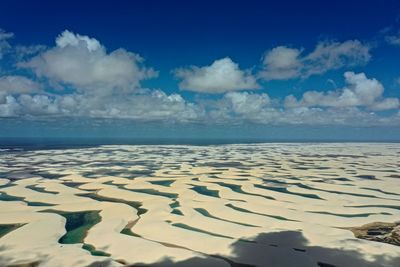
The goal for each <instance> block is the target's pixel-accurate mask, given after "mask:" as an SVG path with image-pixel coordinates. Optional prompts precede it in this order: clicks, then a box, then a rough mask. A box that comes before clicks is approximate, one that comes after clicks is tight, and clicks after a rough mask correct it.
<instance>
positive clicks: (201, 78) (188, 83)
mask: <svg viewBox="0 0 400 267" xmlns="http://www.w3.org/2000/svg"><path fill="white" fill-rule="evenodd" d="M174 73H175V76H176V77H178V78H180V79H182V81H181V82H180V83H179V88H180V89H181V90H188V91H194V92H199V93H211V94H218V93H224V92H229V91H238V90H248V89H258V88H260V86H259V85H258V84H257V82H256V79H255V77H253V76H252V75H251V73H250V72H249V71H244V70H241V69H240V68H239V65H238V64H237V63H235V62H233V61H232V60H231V59H230V58H228V57H226V58H222V59H218V60H215V61H214V62H213V63H212V64H211V65H209V66H204V67H197V66H192V67H190V68H180V69H177V70H175V71H174Z"/></svg>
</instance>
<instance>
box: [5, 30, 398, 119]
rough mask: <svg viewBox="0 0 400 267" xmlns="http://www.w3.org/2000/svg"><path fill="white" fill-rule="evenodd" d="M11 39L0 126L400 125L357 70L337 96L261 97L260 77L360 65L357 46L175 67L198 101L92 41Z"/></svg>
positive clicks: (373, 82)
mask: <svg viewBox="0 0 400 267" xmlns="http://www.w3.org/2000/svg"><path fill="white" fill-rule="evenodd" d="M12 37H13V34H12V33H6V32H5V31H0V49H1V50H0V53H3V54H2V55H9V54H13V56H12V58H13V59H15V60H17V62H15V64H14V65H16V66H17V69H16V70H15V73H13V71H9V73H7V75H3V76H0V118H3V119H4V118H14V119H20V118H28V119H38V118H40V119H41V120H42V119H47V118H59V117H63V118H100V119H126V120H131V121H162V122H178V123H202V124H210V125H216V124H230V125H234V124H241V123H246V122H251V123H257V124H265V125H350V126H400V112H399V106H400V104H399V99H398V98H395V97H385V90H384V86H383V84H382V83H380V82H379V81H378V80H377V79H375V78H372V77H367V75H366V74H365V73H362V72H361V73H355V72H351V71H347V72H344V82H345V85H344V86H343V87H342V88H338V89H336V90H326V89H325V88H319V90H308V91H304V92H303V93H302V95H300V96H299V95H297V97H296V96H294V95H288V96H284V97H271V96H270V95H268V94H267V93H266V92H265V90H263V91H261V89H262V88H261V85H260V81H259V80H258V78H261V79H264V80H286V79H292V78H302V79H305V78H306V77H309V76H311V75H316V74H323V73H325V72H327V71H329V70H335V69H340V68H346V67H351V66H356V65H362V64H365V63H367V62H368V61H369V60H370V58H371V55H370V50H369V47H368V46H366V45H364V44H362V43H361V42H359V41H357V40H353V41H345V42H332V41H329V42H321V43H319V44H318V45H317V46H316V48H315V49H314V50H313V51H312V52H310V53H308V54H306V53H304V51H303V49H297V48H291V47H288V46H279V47H275V48H273V49H271V50H270V51H268V52H267V53H266V54H265V56H264V58H263V64H262V70H261V72H260V73H258V74H257V75H255V74H253V73H252V72H251V71H250V70H245V69H241V68H240V67H239V64H237V63H235V62H234V61H232V59H230V58H228V57H226V58H222V59H218V60H215V61H214V62H212V63H211V64H210V65H208V66H191V67H185V68H178V69H175V70H174V71H173V74H174V75H175V77H176V78H178V79H179V80H180V82H179V88H180V89H181V90H188V91H192V92H195V93H196V94H198V95H200V94H203V98H202V97H199V98H196V97H194V98H187V99H185V98H184V97H183V95H184V94H181V93H179V92H174V93H169V94H168V93H166V92H164V91H163V90H161V89H151V88H144V87H143V86H142V82H143V81H144V80H146V79H151V78H155V77H157V71H155V70H154V69H153V68H152V67H149V66H145V64H144V59H143V58H142V57H141V56H140V55H138V54H137V53H134V52H130V51H127V50H125V49H123V48H120V49H117V50H114V51H111V52H109V51H107V49H106V47H105V46H104V45H103V44H102V43H101V42H100V41H99V40H97V39H95V38H93V37H90V36H86V35H81V34H77V33H73V32H70V31H64V32H62V33H61V34H60V35H59V36H58V37H57V38H56V40H55V45H54V46H52V47H47V46H43V45H31V46H12V45H11V44H10V39H11V38H12ZM331 82H332V81H331ZM255 89H258V90H255ZM210 94H216V95H213V96H210ZM218 94H219V95H218ZM189 99H190V100H189Z"/></svg>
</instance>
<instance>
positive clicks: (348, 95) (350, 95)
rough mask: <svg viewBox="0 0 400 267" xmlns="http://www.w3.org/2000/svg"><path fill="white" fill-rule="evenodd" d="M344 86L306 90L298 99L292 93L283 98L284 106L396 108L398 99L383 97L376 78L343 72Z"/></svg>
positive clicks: (381, 88)
mask: <svg viewBox="0 0 400 267" xmlns="http://www.w3.org/2000/svg"><path fill="white" fill-rule="evenodd" d="M344 77H345V82H346V86H345V87H343V88H341V89H338V90H335V91H327V92H318V91H307V92H305V93H304V94H303V96H302V98H301V99H300V100H297V99H296V98H295V97H294V96H293V95H289V96H287V97H286V98H285V106H286V107H337V108H344V107H360V106H363V107H367V108H369V109H372V110H386V109H396V108H398V107H399V99H397V98H383V92H384V88H383V85H382V84H381V83H380V82H379V81H377V80H376V79H368V78H367V76H366V75H365V74H364V73H359V74H355V73H354V72H346V73H345V74H344Z"/></svg>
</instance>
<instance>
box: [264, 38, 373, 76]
mask: <svg viewBox="0 0 400 267" xmlns="http://www.w3.org/2000/svg"><path fill="white" fill-rule="evenodd" d="M369 50H370V48H369V47H368V46H367V45H364V44H362V43H361V42H360V41H358V40H348V41H345V42H342V43H340V42H334V41H323V42H320V43H318V44H317V46H316V47H315V49H314V51H312V52H311V53H309V54H306V55H303V50H302V49H297V48H290V47H287V46H278V47H275V48H273V49H272V50H270V51H268V52H267V53H266V54H265V56H264V59H263V70H262V71H261V72H260V73H259V76H260V77H261V78H263V79H265V80H286V79H292V78H307V77H309V76H311V75H317V74H323V73H325V72H327V71H329V70H335V69H340V68H343V67H353V66H358V65H363V64H365V63H367V62H368V61H369V60H370V59H371V55H370V52H369Z"/></svg>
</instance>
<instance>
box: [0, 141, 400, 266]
mask: <svg viewBox="0 0 400 267" xmlns="http://www.w3.org/2000/svg"><path fill="white" fill-rule="evenodd" d="M399 155H400V145H399V144H350V143H346V144H340V143H338V144H254V145H220V146H99V147H93V148H85V149H57V150H37V151H6V152H1V154H0V226H1V227H3V230H4V233H3V235H2V236H0V266H7V265H15V264H33V263H35V264H39V266H89V265H93V266H122V265H125V264H138V265H139V264H149V265H157V266H158V265H160V266H169V265H171V264H178V263H180V264H183V265H181V266H196V264H197V265H198V266H205V265H207V266H230V263H232V262H235V263H242V264H250V265H255V266H294V265H296V266H323V264H330V265H333V266H398V265H399V264H400V247H399V246H396V245H393V244H387V243H384V242H374V241H371V240H364V239H359V238H357V237H355V236H354V235H353V233H352V232H351V231H350V230H351V229H353V228H354V227H359V226H361V225H365V224H369V223H372V222H386V223H394V222H396V221H400V171H399V170H400V165H399V159H398V158H399ZM89 211H92V212H93V211H96V212H98V214H99V216H100V221H99V222H98V223H94V225H92V226H90V227H89V229H87V230H85V231H83V232H82V233H80V234H81V236H82V239H81V240H76V242H75V241H74V242H75V243H69V244H63V243H62V242H61V243H60V240H61V238H62V237H63V236H64V235H65V233H66V231H67V228H68V227H70V228H71V226H70V224H71V222H69V224H68V223H67V221H66V218H65V217H64V216H62V215H61V213H62V212H69V213H71V214H76V213H79V212H89ZM67 225H69V226H68V227H67ZM78 226H79V225H78ZM78 226H76V227H78ZM74 227H75V226H74ZM71 229H72V228H71ZM71 229H70V231H71ZM78 230H79V229H78ZM78 230H75V231H78ZM0 233H2V231H0ZM88 247H91V248H92V253H91V252H90V251H89V250H88V249H85V248H88ZM93 249H94V250H95V251H96V252H93ZM326 266H327V265H326Z"/></svg>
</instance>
